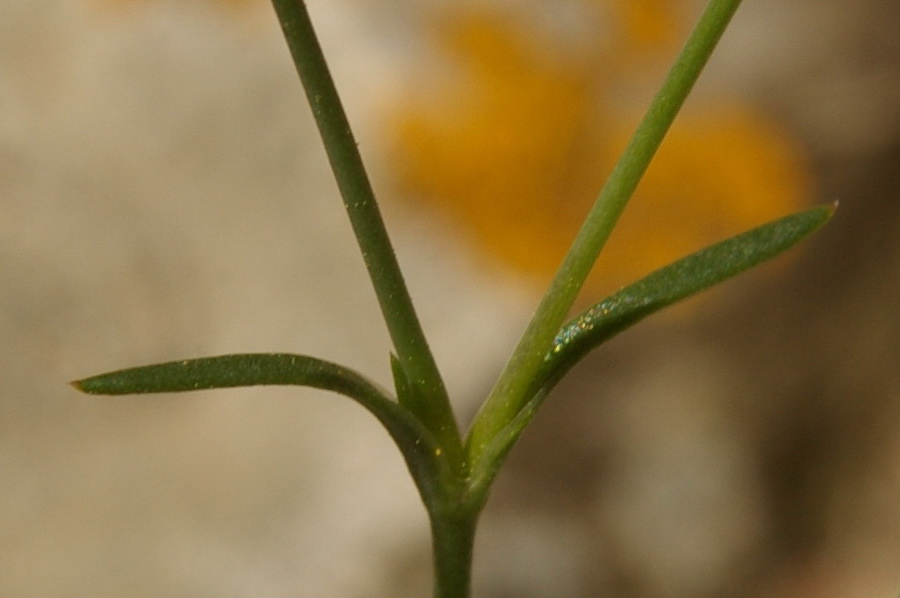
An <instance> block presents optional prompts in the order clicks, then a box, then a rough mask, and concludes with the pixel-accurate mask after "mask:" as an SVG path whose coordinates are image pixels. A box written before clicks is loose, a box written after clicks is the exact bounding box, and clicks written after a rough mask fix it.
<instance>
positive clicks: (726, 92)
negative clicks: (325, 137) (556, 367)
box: [0, 0, 900, 598]
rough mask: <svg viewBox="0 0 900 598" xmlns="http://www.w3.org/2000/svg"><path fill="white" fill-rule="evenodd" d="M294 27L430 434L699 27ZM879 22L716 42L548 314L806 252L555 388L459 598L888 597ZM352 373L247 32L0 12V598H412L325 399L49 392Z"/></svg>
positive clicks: (884, 122)
mask: <svg viewBox="0 0 900 598" xmlns="http://www.w3.org/2000/svg"><path fill="white" fill-rule="evenodd" d="M309 8H310V11H311V13H312V16H313V19H314V22H315V24H316V26H317V28H318V31H319V33H320V36H321V38H322V43H323V45H324V49H325V52H326V55H327V56H328V58H329V60H330V62H331V64H332V67H333V69H334V73H335V78H336V81H337V83H338V87H339V89H340V90H341V91H342V93H343V96H344V99H345V102H346V105H347V109H348V113H349V115H350V118H351V121H352V123H353V125H354V127H355V129H356V133H357V137H358V140H359V142H360V147H361V150H362V152H363V154H364V157H365V159H366V161H367V165H368V166H369V168H370V170H371V174H372V177H373V180H374V182H375V186H376V190H377V192H378V194H379V197H381V198H382V202H383V210H384V212H385V215H386V220H387V223H388V226H389V228H390V230H391V233H392V236H393V238H394V240H395V244H396V248H397V251H398V254H399V258H400V261H401V263H402V265H403V266H404V269H405V272H406V274H407V281H408V283H409V286H410V289H411V292H412V294H413V296H414V299H415V300H416V303H417V306H418V308H419V310H420V316H421V318H422V320H423V325H424V327H425V329H426V333H427V334H428V336H429V339H430V341H431V343H432V346H433V349H434V351H435V353H436V357H437V359H438V362H439V364H440V365H441V367H442V370H443V373H444V375H445V377H446V380H447V384H448V386H449V388H450V391H451V394H452V396H453V398H454V406H455V408H456V409H457V413H458V414H459V416H460V419H461V422H462V424H463V425H466V424H467V423H468V421H469V418H470V417H471V415H472V413H473V412H474V410H475V409H476V408H477V405H478V403H479V401H480V400H481V398H482V397H483V396H484V395H485V394H486V392H487V391H488V390H489V388H490V386H491V384H492V382H493V379H494V377H495V376H496V375H497V373H498V371H499V368H500V367H501V366H502V364H503V362H504V360H505V358H506V356H507V355H508V352H509V351H510V350H511V348H512V345H513V344H514V343H515V341H516V339H517V336H518V334H519V332H520V331H521V329H522V327H523V326H524V324H525V322H526V321H527V318H528V316H529V314H530V312H531V310H532V308H533V306H534V305H535V304H536V302H537V300H538V298H539V296H540V292H541V288H542V285H543V284H544V283H545V282H546V281H547V280H548V279H549V277H550V276H551V275H552V272H553V269H554V268H555V266H556V264H557V263H558V261H559V259H560V257H561V256H562V254H563V253H564V252H565V249H566V247H567V245H568V242H569V240H570V239H571V236H572V235H573V234H574V231H575V230H576V227H577V225H578V222H579V221H580V219H581V218H582V216H583V214H584V213H585V211H586V210H587V208H588V206H589V205H590V203H591V201H592V200H593V198H594V196H595V195H596V193H597V191H598V190H599V188H600V186H601V185H602V182H603V179H604V177H605V175H606V173H607V172H608V171H609V169H610V168H611V166H612V164H613V163H614V160H615V157H616V156H617V154H618V152H619V151H620V149H621V148H622V146H623V145H624V143H625V142H626V141H627V137H628V135H629V133H630V131H631V130H632V129H633V127H634V125H635V123H636V122H637V119H638V118H640V116H641V113H642V110H643V109H644V107H645V106H646V104H647V102H648V101H649V98H650V96H651V94H652V93H653V91H654V88H655V86H656V85H657V84H658V82H659V81H660V79H661V77H662V76H663V74H664V73H665V70H666V69H667V68H668V65H669V63H670V61H671V58H672V56H673V55H674V53H675V52H676V51H677V49H678V47H679V45H680V43H681V41H682V40H683V39H684V38H685V36H686V34H687V31H688V30H689V28H690V25H691V23H692V22H693V21H694V20H695V19H696V17H697V15H698V14H699V11H700V9H701V8H702V4H701V3H698V2H675V1H674V0H671V1H670V0H559V1H558V2H554V3H547V2H537V1H533V2H530V1H527V0H522V1H519V2H513V1H511V0H477V1H476V0H466V1H462V2H453V3H449V2H437V1H428V0H396V1H391V0H331V1H329V2H325V1H311V2H309ZM897 23H900V5H898V4H897V3H896V2H893V1H892V0H860V1H858V2H852V3H851V2H847V1H846V0H815V1H813V0H797V1H795V2H790V3H784V2H778V1H777V0H755V1H753V2H748V3H746V6H744V7H742V8H741V10H740V11H739V12H738V14H737V17H736V19H735V22H734V23H733V25H732V27H731V29H730V30H729V31H728V32H727V34H726V36H725V38H724V40H723V42H722V45H721V47H720V51H719V52H718V53H717V54H716V56H715V57H714V59H713V61H712V62H711V64H710V65H709V69H708V71H707V73H705V75H704V77H703V79H702V80H701V83H700V84H699V85H698V87H697V90H696V93H695V94H694V96H692V98H691V100H690V101H689V103H688V105H687V106H686V108H685V111H684V114H683V117H682V118H681V119H680V121H679V124H678V125H677V126H676V127H675V128H674V129H673V130H672V132H671V133H670V136H669V138H668V139H667V142H666V144H665V145H664V148H663V149H662V150H661V152H660V155H659V156H658V159H657V160H656V162H655V163H654V165H653V167H652V168H651V171H650V172H649V173H648V176H647V178H646V180H645V181H644V183H643V184H642V186H641V188H640V189H639V191H638V194H637V195H636V197H635V199H634V202H633V203H632V205H631V206H629V210H628V211H627V212H626V214H625V216H624V217H623V219H622V223H621V227H620V228H619V229H617V231H616V233H615V235H614V236H613V238H612V239H611V241H610V243H609V245H608V247H607V250H606V253H605V254H604V255H603V256H602V257H601V260H600V262H599V264H598V268H597V272H596V276H595V277H594V278H593V279H592V280H591V281H590V283H589V285H588V288H587V289H586V290H585V293H584V296H583V298H582V300H581V302H582V305H588V304H589V303H591V302H593V301H596V300H598V299H599V298H601V297H602V296H603V295H604V294H605V293H607V292H609V291H611V290H614V289H615V288H617V287H618V286H619V285H621V284H625V283H627V282H629V281H631V280H633V279H635V278H637V277H640V276H641V275H643V274H645V273H647V272H648V271H649V270H651V269H653V268H655V267H658V266H661V265H663V264H665V263H666V262H668V261H670V260H672V259H675V258H677V257H679V256H681V255H683V254H685V253H687V252H690V251H693V250H695V249H698V248H700V247H702V246H703V245H705V244H707V243H710V242H713V241H716V240H719V239H721V238H723V237H726V236H729V235H732V234H735V233H737V232H740V231H742V230H744V229H746V228H749V227H751V226H754V225H757V224H760V223H762V222H764V221H766V220H769V219H772V218H776V217H778V216H781V215H784V214H786V213H788V212H791V211H793V210H796V209H801V208H803V207H805V206H808V205H813V204H816V203H823V202H833V201H836V200H839V201H840V209H839V211H838V213H837V216H836V217H835V219H834V220H833V221H832V222H831V223H830V224H829V225H828V226H827V227H826V228H825V229H823V230H822V231H821V232H819V233H818V234H817V235H815V236H814V237H813V238H812V239H810V240H809V241H808V242H807V243H804V244H803V246H802V247H800V248H798V249H796V250H794V251H792V252H791V253H790V254H789V255H786V256H784V257H783V258H782V259H779V260H778V261H777V262H776V263H773V264H771V265H767V266H765V267H763V268H760V269H759V270H757V271H754V272H752V273H750V274H747V275H744V276H743V277H741V278H739V279H737V280H735V281H732V282H730V283H728V284H727V285H726V286H724V287H723V288H721V289H717V290H714V291H711V292H708V293H706V294H705V295H703V296H701V297H699V298H696V299H694V300H692V301H690V302H689V303H687V304H686V305H684V306H682V307H678V308H676V309H674V310H672V311H671V312H670V313H667V314H662V315H659V316H655V317H654V318H651V319H650V320H649V321H647V322H645V323H643V324H642V325H641V326H639V327H637V328H635V329H634V330H631V331H629V332H627V333H626V334H624V335H623V336H622V337H620V338H617V339H615V340H613V341H612V342H610V343H609V344H608V345H606V346H604V347H603V348H601V349H600V350H598V351H597V352H596V353H595V354H594V355H592V356H591V357H590V358H589V359H588V360H587V361H586V362H585V363H584V364H583V365H582V366H580V367H579V368H577V369H576V370H575V371H574V372H573V373H572V375H571V376H570V377H569V378H568V379H567V380H566V381H565V382H564V383H563V384H562V385H561V386H560V388H559V389H558V390H557V391H556V392H555V394H554V395H553V396H551V398H550V399H549V400H548V401H547V404H546V407H545V408H544V410H543V411H542V412H541V414H540V416H539V417H537V418H536V420H535V423H534V425H533V427H532V428H531V429H530V430H529V432H528V433H526V435H525V437H524V438H523V440H522V442H521V444H520V445H519V446H518V447H517V448H516V450H515V451H514V452H513V453H512V455H511V457H510V460H509V463H508V465H507V467H506V468H505V470H504V472H503V474H502V475H501V476H500V478H499V480H498V482H497V486H496V488H495V490H494V492H493V494H492V497H491V500H490V501H489V504H488V506H487V508H486V511H485V513H484V515H483V518H482V526H481V528H480V530H479V537H478V543H477V547H476V571H475V595H476V596H479V597H490V598H506V597H509V598H520V597H521V598H531V597H535V598H537V597H547V596H571V597H595V596H612V597H620V598H645V597H646V598H651V597H654V598H681V597H684V598H687V597H692V598H697V597H699V598H704V597H709V598H713V597H718V596H746V597H754V598H756V597H759V598H797V597H807V596H817V597H823V598H858V597H862V596H895V595H896V594H897V592H898V591H900V574H898V571H900V567H898V563H900V507H898V506H897V505H898V504H900V500H898V499H900V374H898V371H900V368H898V367H897V362H898V355H900V318H898V316H897V307H896V306H897V305H900V235H897V234H896V232H897V230H898V226H900V198H898V178H900V169H898V167H897V165H898V163H900V83H898V82H900V35H898V33H900V32H898V27H900V26H898V25H897ZM388 350H389V344H388V339H387V335H386V334H385V331H384V327H383V324H382V323H381V321H380V316H379V313H378V308H377V305H376V302H375V299H374V295H373V293H372V292H371V290H370V287H369V284H368V281H367V278H366V275H365V272H364V269H363V266H362V261H361V259H360V258H359V256H358V252H357V250H356V247H355V242H354V241H353V238H352V235H351V232H350V228H349V226H348V224H347V222H346V218H345V216H344V214H343V212H342V208H341V205H340V201H339V199H338V196H337V191H336V188H335V185H334V183H333V182H332V178H331V174H330V172H329V170H328V166H327V163H326V161H325V158H324V153H323V151H322V149H321V143H320V141H319V140H318V138H317V136H316V134H315V130H314V125H313V123H312V120H311V117H310V115H309V111H308V108H307V107H306V104H305V101H304V99H303V96H302V91H301V88H300V85H299V82H298V81H297V80H296V76H295V73H294V71H293V67H292V65H291V63H290V61H289V58H288V54H287V51H286V48H285V45H284V42H283V40H282V38H281V35H280V31H279V29H278V26H277V23H276V21H275V18H274V16H273V14H272V9H271V7H270V6H269V4H268V3H265V2H261V1H257V0H246V1H238V0H232V1H226V0H218V1H217V0H190V1H188V0H182V1H179V2H168V1H166V0H33V1H31V2H27V3H26V2H13V1H10V0H5V1H4V0H0V372H2V373H0V488H2V491H0V595H2V596H17V597H20V596H21V597H32V596H34V597H63V596H74V595H86V594H89V595H92V596H96V597H106V596H109V597H113V596H115V597H120V596H130V597H141V596H148V597H149V596H172V597H178V596H184V597H188V596H190V597H206V596H208V597H210V598H212V597H221V596H272V597H280V596H285V597H287V596H291V597H297V596H303V597H316V598H328V597H335V598H337V597H341V598H380V597H388V596H392V597H393V596H427V595H429V594H430V577H431V570H430V554H429V545H430V540H429V537H428V530H427V522H426V518H425V514H424V510H423V509H422V507H421V505H420V503H419V499H418V496H417V494H416V492H415V489H414V487H413V485H412V482H411V481H410V480H409V478H408V474H407V473H406V471H405V469H404V465H403V463H402V460H401V459H400V457H399V455H398V454H397V452H396V450H395V449H394V448H393V446H392V445H391V442H390V440H389V439H388V437H387V435H386V434H385V433H384V432H383V431H382V430H381V429H380V428H379V426H378V425H377V423H376V422H375V421H374V419H373V418H371V417H370V416H369V415H368V414H367V413H365V412H364V411H363V410H362V409H360V408H359V407H358V406H356V405H355V404H353V403H351V402H350V401H347V400H345V399H342V398H340V397H337V396H335V395H330V394H327V393H323V392H317V391H312V390H307V389H284V388H262V389H242V390H229V391H209V392H204V393H198V394H186V395H178V396H172V395H165V396H149V397H147V396H145V397H131V398H96V397H86V396H82V395H80V394H78V393H77V392H75V391H74V390H73V389H71V388H70V387H69V386H67V384H66V383H67V382H68V381H70V380H73V379H77V378H80V377H84V376H87V375H90V374H94V373H99V372H103V371H107V370H111V369H116V368H119V367H124V366H129V365H137V364H141V363H150V362H154V361H159V360H170V359H178V358H187V357H196V356H202V355H208V354H223V353H232V352H250V351H286V352H294V353H305V354H313V355H316V356H320V357H324V358H327V359H331V360H335V361H338V362H341V363H344V364H346V365H348V366H351V367H353V368H355V369H357V370H359V371H361V372H363V373H365V374H367V375H370V376H371V377H373V378H374V379H376V380H378V381H379V382H381V383H383V384H385V385H388V384H389V380H390V375H389V364H388Z"/></svg>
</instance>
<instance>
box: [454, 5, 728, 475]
mask: <svg viewBox="0 0 900 598" xmlns="http://www.w3.org/2000/svg"><path fill="white" fill-rule="evenodd" d="M740 3H741V0H711V1H710V2H709V4H708V5H707V7H706V9H705V10H704V12H703V14H702V16H701V17H700V20H699V22H698V23H697V25H696V27H695V28H694V31H693V32H692V33H691V36H690V38H689V39H688V41H687V43H686V44H685V46H684V48H683V49H682V50H681V53H680V54H679V56H678V58H677V59H676V61H675V64H674V65H673V67H672V69H671V70H670V71H669V74H668V76H667V77H666V79H665V81H664V82H663V85H662V87H661V88H660V90H659V92H658V93H657V94H656V96H655V97H654V99H653V101H652V103H651V104H650V107H649V109H648V110H647V113H646V114H645V115H644V118H643V120H642V121H641V123H640V125H639V126H638V128H637V131H636V132H635V133H634V135H633V136H632V138H631V141H630V142H629V144H628V146H627V147H626V149H625V151H624V153H623V154H622V157H621V158H620V159H619V162H618V163H617V164H616V167H615V168H614V169H613V171H612V173H611V174H610V175H609V178H608V179H607V181H606V184H605V185H604V186H603V189H602V190H601V192H600V195H599V197H598V198H597V200H596V202H595V203H594V206H593V208H592V209H591V211H590V213H589V214H588V216H587V218H586V220H585V222H584V224H583V225H582V227H581V230H580V231H579V232H578V235H577V236H576V238H575V240H574V242H573V243H572V246H571V248H570V249H569V252H568V254H566V257H565V260H564V261H563V263H562V265H561V266H560V268H559V270H558V271H557V273H556V276H555V278H554V279H553V282H552V283H551V285H550V288H549V289H548V291H547V293H546V294H545V295H544V298H543V299H542V300H541V302H540V304H539V305H538V307H537V309H536V310H535V313H534V315H533V316H532V319H531V322H530V323H529V324H528V327H527V328H526V329H525V332H524V333H523V335H522V338H521V339H520V340H519V344H518V345H517V347H516V349H515V351H514V352H513V354H512V357H510V360H509V362H507V364H506V367H505V368H504V370H503V372H502V373H501V374H500V377H499V379H498V380H497V383H496V384H495V386H494V388H493V390H492V391H491V393H490V395H489V396H488V398H487V400H486V401H485V403H484V405H483V406H482V408H481V410H480V411H479V413H478V415H477V416H476V418H475V420H474V422H473V424H472V428H471V431H470V433H469V437H468V439H467V443H466V449H467V451H468V457H469V460H470V463H471V464H472V467H473V468H476V467H478V465H477V463H476V462H477V461H478V458H479V456H480V454H481V451H482V449H483V448H484V446H486V445H487V443H488V442H489V441H490V439H491V438H492V437H493V436H494V435H495V434H496V433H497V432H499V431H500V430H501V429H502V428H503V427H504V426H505V425H506V424H507V423H508V422H509V421H510V420H511V419H512V418H513V417H514V416H515V414H516V413H517V412H518V411H519V409H521V408H522V406H523V405H524V404H525V403H526V402H527V401H528V399H529V398H530V397H528V396H527V394H528V391H529V390H530V387H531V383H532V381H533V380H534V379H535V377H536V376H537V374H538V372H539V370H540V368H541V364H542V363H543V360H544V356H545V355H546V354H547V351H548V350H549V349H550V347H551V346H552V344H553V339H554V337H555V336H556V334H557V332H558V331H559V329H560V327H561V326H562V324H563V322H564V321H565V318H566V316H567V314H568V313H569V310H570V309H571V308H572V304H573V303H574V302H575V298H576V297H577V295H578V293H579V292H580V291H581V287H582V286H583V285H584V281H585V279H586V278H587V276H588V274H589V273H590V271H591V268H592V267H593V265H594V262H595V261H596V259H597V256H598V255H599V254H600V250H601V249H602V248H603V246H604V245H605V244H606V240H607V239H608V238H609V235H610V233H611V232H612V229H613V227H614V226H615V224H616V222H617V221H618V218H619V216H620V215H621V213H622V211H623V210H624V209H625V205H626V203H627V202H628V200H629V199H630V198H631V196H632V194H633V193H634V190H635V189H636V188H637V185H638V183H639V182H640V179H641V177H642V176H643V174H644V172H645V171H646V170H647V167H648V166H649V165H650V161H651V160H652V158H653V156H654V154H655V153H656V150H657V149H658V148H659V146H660V144H661V143H662V140H663V138H664V137H665V135H666V132H667V131H668V130H669V127H670V126H671V124H672V121H673V120H674V119H675V116H676V115H677V114H678V111H679V110H680V108H681V106H682V104H684V101H685V99H686V98H687V96H688V94H689V93H690V91H691V89H692V88H693V86H694V83H695V82H696V81H697V78H698V77H699V75H700V72H701V71H702V70H703V67H704V66H705V65H706V63H707V61H708V60H709V57H710V55H711V54H712V51H713V49H714V48H715V46H716V44H717V43H718V41H719V39H720V38H721V36H722V33H723V32H724V31H725V28H726V27H727V25H728V23H729V22H730V20H731V17H732V16H733V15H734V13H735V11H736V10H737V8H738V6H739V5H740Z"/></svg>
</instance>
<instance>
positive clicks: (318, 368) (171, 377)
mask: <svg viewBox="0 0 900 598" xmlns="http://www.w3.org/2000/svg"><path fill="white" fill-rule="evenodd" d="M72 385H73V386H74V387H75V388H77V389H78V390H81V391H83V392H86V393H88V394H95V395H126V394H148V393H160V392H185V391H192V390H206V389H213V388H234V387H239V386H256V385H298V386H309V387H312V388H320V389H323V390H331V391H334V392H337V393H340V394H342V395H345V396H347V397H349V398H351V399H353V400H355V401H356V402H357V403H359V404H361V405H362V406H363V407H365V408H366V409H367V410H368V411H369V412H371V413H372V414H373V415H374V416H375V417H376V418H377V419H378V420H379V421H380V422H381V423H382V425H384V427H385V428H387V430H388V433H390V435H391V437H392V438H393V439H394V442H395V443H396V444H397V446H398V448H399V449H400V452H401V453H402V454H403V457H404V459H405V460H406V463H407V466H408V467H409V469H410V472H411V473H412V475H413V478H414V479H415V481H416V485H417V486H418V488H419V491H420V492H421V493H422V495H423V499H426V498H429V497H431V496H435V495H436V494H437V493H438V492H439V489H438V487H437V486H438V484H440V483H441V482H443V481H444V480H447V479H449V476H451V475H452V474H451V473H450V471H449V469H448V466H447V463H446V459H444V458H441V454H442V450H441V447H440V445H439V444H438V442H437V440H436V438H435V437H434V435H433V434H432V433H431V431H430V430H428V429H427V428H426V427H425V426H424V425H423V424H422V423H421V422H420V421H419V420H418V419H417V418H416V417H415V416H414V415H413V414H412V413H410V412H409V411H408V410H407V409H405V408H403V407H402V406H400V405H398V404H397V403H395V402H394V401H393V400H391V399H390V397H389V395H388V394H387V392H386V391H385V390H383V389H381V388H380V387H379V386H377V385H376V384H375V383H373V382H371V381H369V380H368V379H367V378H365V377H364V376H362V375H361V374H359V373H357V372H355V371H354V370H351V369H349V368H346V367H343V366H341V365H338V364H335V363H332V362H329V361H325V360H322V359H318V358H315V357H309V356H306V355H290V354H286V353H247V354H238V355H220V356H217V357H202V358H199V359H189V360H184V361H171V362H167V363H159V364H154V365H147V366H141V367H135V368H129V369H124V370H117V371H114V372H109V373H106V374H100V375H99V376H93V377H90V378H85V379H84V380H78V381H75V382H73V383H72Z"/></svg>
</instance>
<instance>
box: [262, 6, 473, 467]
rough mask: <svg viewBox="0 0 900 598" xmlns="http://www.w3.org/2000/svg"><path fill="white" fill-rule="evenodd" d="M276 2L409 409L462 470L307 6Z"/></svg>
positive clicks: (437, 381)
mask: <svg viewBox="0 0 900 598" xmlns="http://www.w3.org/2000/svg"><path fill="white" fill-rule="evenodd" d="M272 3H273V5H274V6H275V11H276V13H277V14H278V19H279V21H280V23H281V27H282V30H283V31H284V36H285V38H286V39H287V43H288V47H289V48H290V52H291V56H292V57H293V59H294V64H295V65H296V67H297V72H298V73H299V75H300V80H301V81H302V83H303V88H304V90H305V91H306V97H307V99H308V100H309V104H310V106H311V107H312V111H313V115H314V116H315V120H316V125H317V126H318V128H319V133H320V135H321V136H322V141H323V142H324V144H325V150H326V152H327V154H328V160H329V162H330V163H331V168H332V170H333V171H334V175H335V178H336V179H337V184H338V188H339V189H340V192H341V197H342V198H343V201H344V207H345V208H346V210H347V214H348V216H349V217H350V223H351V225H352V226H353V232H354V234H355V235H356V239H357V242H358V243H359V247H360V249H361V250H362V255H363V259H364V260H365V264H366V268H367V269H368V272H369V277H370V278H371V280H372V285H373V286H374V287H375V293H376V295H377V296H378V302H379V305H380V306H381V312H382V314H383V315H384V318H385V321H386V323H387V327H388V332H389V334H390V337H391V341H392V342H393V345H394V349H395V350H396V352H397V357H398V358H399V360H400V363H401V365H402V368H403V371H404V373H405V374H406V377H407V379H408V381H409V383H410V385H412V386H414V387H415V389H416V391H417V392H416V393H415V397H416V400H415V402H414V403H413V404H411V405H410V408H411V410H412V411H414V412H415V414H416V415H417V416H418V417H419V418H420V419H421V420H422V421H423V423H425V425H426V426H428V427H429V428H430V429H432V431H433V432H434V433H435V434H436V435H437V437H438V438H439V439H440V442H441V444H442V446H443V447H444V450H445V451H447V458H448V459H451V461H452V462H453V463H456V464H458V466H459V467H462V461H463V457H462V444H461V440H460V435H459V430H458V428H457V425H456V420H455V418H454V416H453V411H452V409H451V407H450V401H449V398H448V396H447V391H446V389H445V388H444V383H443V381H442V380H441V376H440V372H439V371H438V368H437V364H436V363H435V361H434V357H433V356H432V354H431V351H430V350H429V348H428V343H427V341H426V340H425V335H424V333H423V332H422V328H421V325H420V324H419V320H418V317H417V316H416V312H415V309H414V308H413V304H412V300H411V298H410V296H409V291H408V290H407V288H406V283H405V281H404V280H403V275H402V273H401V271H400V266H399V264H398V263H397V258H396V255H395V254H394V249H393V247H392V246H391V242H390V239H389V237H388V233H387V229H386V228H385V225H384V221H383V220H382V218H381V212H380V211H379V209H378V204H377V202H376V200H375V194H374V193H373V191H372V186H371V183H370V182H369V178H368V176H367V175H366V171H365V167H364V166H363V162H362V157H361V156H360V154H359V150H358V149H357V146H356V141H355V140H354V138H353V133H352V131H351V130H350V124H349V122H348V120H347V116H346V114H345V112H344V108H343V106H342V104H341V100H340V97H339V96H338V93H337V89H336V88H335V85H334V81H333V80H332V77H331V74H330V72H329V70H328V66H327V64H326V62H325V57H324V56H323V54H322V49H321V47H320V46H319V42H318V39H317V38H316V34H315V31H314V30H313V26H312V22H311V21H310V18H309V13H308V12H307V9H306V5H305V3H304V2H303V1H302V0H273V2H272Z"/></svg>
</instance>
